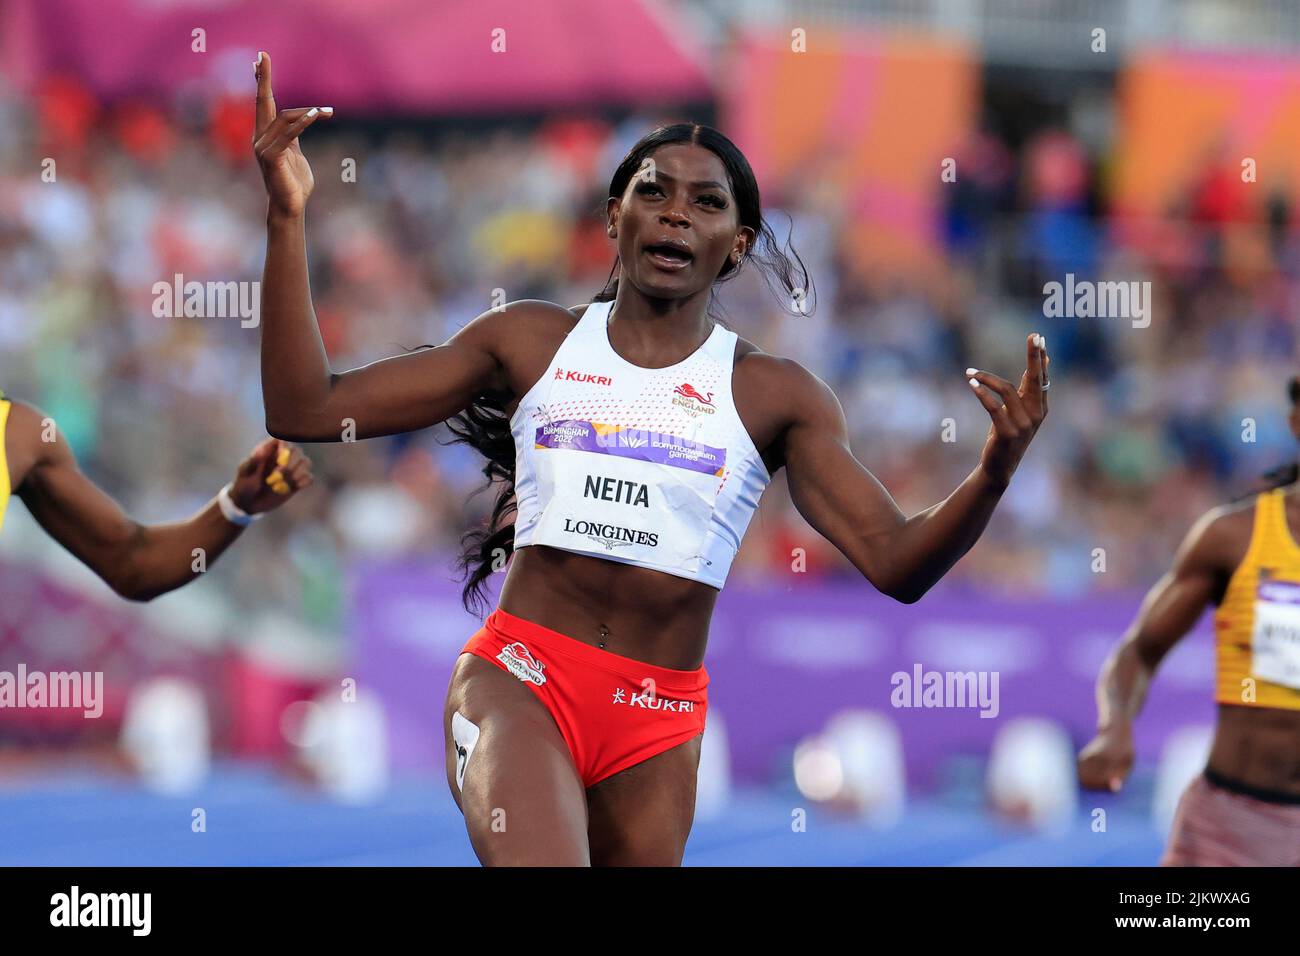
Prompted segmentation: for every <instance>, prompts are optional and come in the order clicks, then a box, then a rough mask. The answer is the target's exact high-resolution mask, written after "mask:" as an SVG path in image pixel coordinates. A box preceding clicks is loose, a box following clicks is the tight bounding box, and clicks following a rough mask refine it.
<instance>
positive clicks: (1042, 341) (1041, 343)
mask: <svg viewBox="0 0 1300 956" xmlns="http://www.w3.org/2000/svg"><path fill="white" fill-rule="evenodd" d="M1038 347H1039V348H1040V349H1042V350H1043V351H1044V352H1046V351H1047V336H1046V335H1040V336H1039V337H1038Z"/></svg>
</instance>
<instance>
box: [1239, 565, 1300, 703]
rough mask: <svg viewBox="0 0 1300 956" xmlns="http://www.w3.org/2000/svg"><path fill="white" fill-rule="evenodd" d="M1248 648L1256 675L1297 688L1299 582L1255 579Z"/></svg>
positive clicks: (1299, 666)
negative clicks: (1252, 625) (1253, 624)
mask: <svg viewBox="0 0 1300 956" xmlns="http://www.w3.org/2000/svg"><path fill="white" fill-rule="evenodd" d="M1250 647H1251V665H1250V669H1251V672H1252V673H1253V674H1254V675H1255V676H1256V677H1259V678H1261V679H1262V680H1266V681H1270V682H1272V683H1274V684H1283V685H1285V686H1287V687H1295V688H1300V582H1295V581H1277V580H1273V579H1269V578H1265V579H1263V580H1261V581H1260V582H1259V588H1258V590H1257V591H1256V593H1255V626H1254V630H1253V631H1252V632H1251V635H1250Z"/></svg>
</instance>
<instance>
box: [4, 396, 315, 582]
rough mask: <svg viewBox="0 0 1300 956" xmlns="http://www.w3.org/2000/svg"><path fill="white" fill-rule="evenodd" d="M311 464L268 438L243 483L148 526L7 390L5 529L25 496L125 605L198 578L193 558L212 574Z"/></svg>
mask: <svg viewBox="0 0 1300 956" xmlns="http://www.w3.org/2000/svg"><path fill="white" fill-rule="evenodd" d="M311 480H312V479H311V462H310V461H309V460H308V459H307V458H306V456H304V455H303V453H302V451H301V450H299V449H298V448H296V447H294V446H293V445H290V444H288V443H287V442H282V441H279V440H277V439H274V438H268V439H266V440H265V441H263V442H262V443H261V444H259V445H258V446H257V447H256V448H254V449H253V451H252V453H251V454H250V455H249V456H248V457H247V458H245V459H244V461H243V462H241V463H240V465H239V467H238V469H237V470H236V473H235V478H234V480H233V481H232V482H230V484H228V485H226V487H225V488H222V489H221V491H220V493H219V494H218V495H217V496H216V497H215V498H213V499H212V501H211V502H209V503H208V505H207V506H206V507H205V508H204V509H203V510H202V511H200V512H199V513H198V514H196V515H194V516H193V517H192V518H190V519H189V520H188V521H181V522H177V523H175V524H166V525H141V524H137V523H136V522H134V521H132V520H131V519H130V518H128V517H127V515H126V514H125V513H124V512H123V511H122V509H121V508H120V507H118V505H117V502H115V501H114V500H113V499H112V498H110V497H109V496H108V495H106V494H105V493H104V492H103V491H102V490H101V489H99V488H98V487H96V486H95V484H94V483H93V482H91V480H90V479H89V478H87V477H86V476H85V475H84V474H82V473H81V470H80V469H79V468H78V467H77V461H76V459H75V458H74V457H73V454H72V450H71V449H70V448H69V447H68V443H67V442H66V441H65V440H64V439H63V436H62V435H61V434H59V432H58V430H57V429H56V427H55V425H54V423H53V422H52V421H51V420H50V419H49V418H47V417H46V416H45V415H43V414H42V413H41V412H40V411H38V410H37V409H35V408H33V407H32V406H31V405H27V404H24V403H23V402H13V401H10V400H8V399H6V398H5V396H4V393H3V392H0V528H3V525H4V516H5V511H6V509H7V506H8V504H9V498H10V496H11V494H12V495H16V496H17V497H18V498H20V499H22V501H23V503H24V504H25V505H27V510H28V511H30V512H31V514H32V516H33V517H34V518H35V519H36V521H37V522H38V523H39V524H40V525H41V527H42V528H44V529H45V530H46V531H47V532H49V534H50V536H51V537H52V538H54V539H55V540H56V541H58V542H59V544H61V545H63V546H64V547H65V548H67V549H68V550H69V551H70V552H72V553H73V554H74V555H76V556H77V557H78V558H79V559H81V561H83V562H84V563H85V564H86V565H87V566H88V567H90V569H91V570H92V571H94V572H95V573H96V574H98V575H99V576H100V577H101V578H103V579H104V581H105V582H107V583H108V585H109V586H110V587H112V588H113V590H114V591H116V592H117V593H118V594H120V595H122V596H123V597H125V598H129V599H131V600H135V601H147V600H149V599H151V598H154V597H157V596H158V595H160V594H165V593H166V592H168V591H171V590H174V589H175V588H178V587H180V586H182V585H184V584H187V583H189V582H190V581H191V580H193V579H194V578H195V577H196V576H197V573H196V572H195V571H194V557H193V552H194V549H195V548H202V549H203V550H204V553H205V555H206V566H210V565H211V563H212V562H213V561H215V560H216V559H217V557H218V556H219V555H220V554H221V553H222V552H223V551H225V549H226V548H227V547H229V546H230V544H231V543H232V542H234V540H235V539H236V538H237V537H239V533H240V532H241V531H243V529H244V527H245V526H246V525H248V524H249V523H250V522H252V521H253V520H254V519H255V518H256V517H257V516H258V515H259V514H260V513H261V512H264V511H270V510H271V509H273V508H276V507H279V506H280V505H281V504H283V503H284V502H285V501H287V500H288V499H289V498H290V497H292V496H293V494H294V493H295V492H297V491H299V490H301V489H303V488H306V487H307V486H308V485H310V484H311Z"/></svg>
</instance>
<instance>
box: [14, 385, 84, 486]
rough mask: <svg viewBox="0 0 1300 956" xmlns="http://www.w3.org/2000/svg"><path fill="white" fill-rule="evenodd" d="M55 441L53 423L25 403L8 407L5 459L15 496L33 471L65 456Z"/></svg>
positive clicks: (43, 414)
mask: <svg viewBox="0 0 1300 956" xmlns="http://www.w3.org/2000/svg"><path fill="white" fill-rule="evenodd" d="M57 439H58V432H57V431H56V429H55V425H54V421H53V419H51V418H50V417H49V416H48V415H46V414H45V413H44V412H43V411H41V410H40V409H39V408H37V407H36V406H35V405H31V404H29V403H27V402H18V401H15V402H12V403H11V405H10V408H9V420H8V423H7V424H6V426H5V455H6V459H7V461H8V465H9V481H10V485H11V487H12V489H13V490H14V491H15V492H17V491H18V490H19V488H20V486H21V485H22V484H23V483H24V482H25V481H26V480H27V479H28V478H30V477H31V474H32V472H33V471H34V470H35V469H37V468H39V467H41V466H42V465H47V464H51V463H53V462H56V461H59V460H62V459H63V458H64V457H65V456H67V455H68V454H69V452H68V450H67V446H66V445H65V443H64V442H62V441H59V440H57Z"/></svg>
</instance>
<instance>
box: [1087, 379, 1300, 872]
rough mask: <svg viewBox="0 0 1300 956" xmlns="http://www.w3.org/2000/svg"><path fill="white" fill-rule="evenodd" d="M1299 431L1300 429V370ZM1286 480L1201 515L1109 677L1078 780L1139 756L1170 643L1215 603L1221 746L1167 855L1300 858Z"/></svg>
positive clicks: (1290, 502)
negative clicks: (1141, 731) (1146, 707)
mask: <svg viewBox="0 0 1300 956" xmlns="http://www.w3.org/2000/svg"><path fill="white" fill-rule="evenodd" d="M1289 390H1290V398H1291V419H1290V424H1291V433H1292V434H1293V435H1295V436H1296V438H1298V439H1300V381H1297V380H1296V379H1295V378H1292V379H1291V381H1290V385H1289ZM1296 477H1297V476H1296V469H1295V468H1294V467H1292V468H1288V469H1283V471H1282V473H1280V474H1279V475H1278V476H1277V477H1275V479H1274V483H1275V485H1276V487H1273V488H1269V489H1267V490H1265V491H1262V492H1260V493H1259V494H1255V495H1251V496H1250V497H1249V498H1248V499H1246V500H1245V501H1243V502H1238V503H1233V504H1228V505H1222V506H1220V507H1218V508H1214V509H1213V510H1211V511H1208V512H1206V513H1205V514H1204V515H1202V516H1201V518H1200V520H1198V521H1197V522H1196V523H1195V524H1194V525H1192V527H1191V530H1190V531H1188V532H1187V537H1186V538H1184V539H1183V543H1182V545H1181V546H1180V547H1179V549H1178V553H1177V554H1176V555H1174V566H1173V570H1171V571H1169V572H1168V573H1167V574H1165V576H1164V577H1162V578H1161V579H1160V580H1159V581H1157V582H1156V585H1155V587H1153V588H1152V589H1151V591H1150V593H1148V594H1147V596H1146V599H1145V600H1144V601H1143V602H1142V607H1141V609H1140V610H1139V611H1138V615H1137V620H1135V621H1134V622H1133V625H1132V626H1131V627H1130V628H1129V630H1128V633H1127V634H1126V635H1125V636H1124V638H1123V640H1122V641H1121V642H1120V644H1119V646H1118V647H1116V649H1115V651H1114V652H1113V653H1112V654H1111V655H1110V657H1109V658H1107V660H1106V663H1105V664H1103V665H1102V669H1101V675H1100V676H1099V677H1098V679H1097V709H1098V717H1097V735H1096V737H1094V738H1093V739H1092V741H1091V742H1090V743H1089V744H1088V745H1087V746H1086V747H1084V748H1083V750H1082V751H1081V752H1080V754H1079V781H1080V783H1082V784H1083V786H1085V787H1088V788H1090V789H1094V790H1107V789H1108V790H1119V788H1120V787H1121V785H1122V784H1123V782H1124V778H1125V777H1126V776H1128V772H1129V770H1130V769H1131V768H1132V766H1133V721H1134V720H1135V719H1136V718H1137V715H1138V713H1139V711H1140V710H1141V709H1142V703H1143V701H1144V700H1145V699H1146V691H1147V685H1148V684H1150V683H1151V678H1152V677H1153V676H1155V670H1156V667H1157V666H1158V665H1159V663H1160V661H1161V660H1162V659H1163V658H1164V656H1165V655H1166V654H1167V653H1169V650H1170V648H1172V647H1173V646H1174V645H1175V644H1177V643H1178V641H1179V640H1181V639H1182V637H1183V635H1185V634H1186V633H1187V632H1188V631H1190V630H1191V629H1192V627H1193V626H1194V625H1195V624H1196V622H1197V621H1198V620H1199V619H1200V617H1201V612H1202V611H1204V610H1205V608H1206V606H1207V605H1209V604H1214V605H1215V606H1216V608H1217V610H1216V611H1215V614H1214V631H1215V647H1216V652H1215V653H1216V657H1217V670H1218V676H1217V679H1216V681H1215V692H1214V699H1215V701H1216V702H1217V703H1218V705H1219V722H1218V727H1217V728H1216V730H1215V735H1214V744H1213V746H1212V747H1211V748H1210V759H1209V761H1208V763H1207V764H1206V767H1205V772H1204V774H1203V775H1201V776H1198V777H1197V778H1196V779H1195V780H1193V781H1192V783H1191V785H1190V786H1189V787H1188V788H1187V790H1186V791H1185V792H1184V793H1183V796H1182V799H1181V800H1180V801H1179V803H1178V810H1177V812H1176V813H1175V815H1174V823H1173V828H1172V830H1171V832H1170V836H1169V846H1168V847H1167V848H1166V850H1165V855H1164V857H1163V858H1162V859H1161V861H1160V863H1161V865H1162V866H1300V545H1297V543H1296V535H1297V532H1300V495H1298V494H1297V491H1298V490H1300V486H1297V485H1296Z"/></svg>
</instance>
